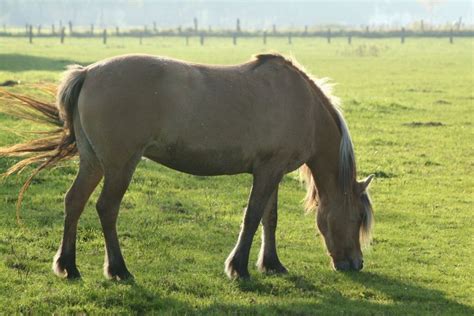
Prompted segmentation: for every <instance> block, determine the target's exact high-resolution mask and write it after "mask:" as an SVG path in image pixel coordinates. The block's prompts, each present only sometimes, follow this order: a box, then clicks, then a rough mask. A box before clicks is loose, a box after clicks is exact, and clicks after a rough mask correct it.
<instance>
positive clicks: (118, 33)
mask: <svg viewBox="0 0 474 316" xmlns="http://www.w3.org/2000/svg"><path fill="white" fill-rule="evenodd" d="M115 35H116V36H119V35H120V29H119V27H118V26H116V27H115Z"/></svg>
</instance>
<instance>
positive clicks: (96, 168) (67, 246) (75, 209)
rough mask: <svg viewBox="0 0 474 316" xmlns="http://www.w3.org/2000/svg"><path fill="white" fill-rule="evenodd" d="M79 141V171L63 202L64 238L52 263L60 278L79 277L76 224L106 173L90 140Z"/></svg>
mask: <svg viewBox="0 0 474 316" xmlns="http://www.w3.org/2000/svg"><path fill="white" fill-rule="evenodd" d="M76 134H77V133H76ZM78 138H79V139H78V148H79V152H80V164H79V171H78V173H77V176H76V179H75V180H74V182H73V184H72V186H71V188H70V189H69V191H68V192H67V193H66V197H65V199H64V204H65V219H64V233H63V239H62V242H61V246H60V247H59V250H58V252H57V254H56V256H55V257H54V260H53V271H54V272H55V273H56V274H57V275H58V276H66V277H67V278H68V279H74V278H79V277H80V274H79V270H78V269H77V267H76V233H77V223H78V221H79V217H80V216H81V214H82V211H83V210H84V207H85V205H86V203H87V200H88V199H89V197H90V195H91V194H92V192H93V191H94V189H95V188H96V187H97V184H98V183H99V182H100V180H101V179H102V174H103V173H102V169H101V166H100V163H99V161H98V160H97V158H96V157H95V154H94V152H93V151H92V148H90V145H89V144H88V143H87V140H86V139H85V138H84V139H83V140H82V141H81V140H80V136H79V135H78Z"/></svg>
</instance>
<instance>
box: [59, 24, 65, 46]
mask: <svg viewBox="0 0 474 316" xmlns="http://www.w3.org/2000/svg"><path fill="white" fill-rule="evenodd" d="M65 33H66V28H65V27H64V26H63V27H61V35H60V36H59V38H60V41H61V44H64V36H65Z"/></svg>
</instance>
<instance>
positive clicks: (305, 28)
mask: <svg viewBox="0 0 474 316" xmlns="http://www.w3.org/2000/svg"><path fill="white" fill-rule="evenodd" d="M303 35H304V36H307V35H308V26H307V25H305V26H304V33H303Z"/></svg>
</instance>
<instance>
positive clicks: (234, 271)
mask: <svg viewBox="0 0 474 316" xmlns="http://www.w3.org/2000/svg"><path fill="white" fill-rule="evenodd" d="M235 260H236V259H235V257H234V258H231V257H229V258H228V259H227V260H226V263H225V273H226V274H227V276H228V277H229V279H231V280H248V279H250V274H249V272H248V270H247V269H246V268H241V267H240V266H239V265H238V264H236V262H235Z"/></svg>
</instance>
